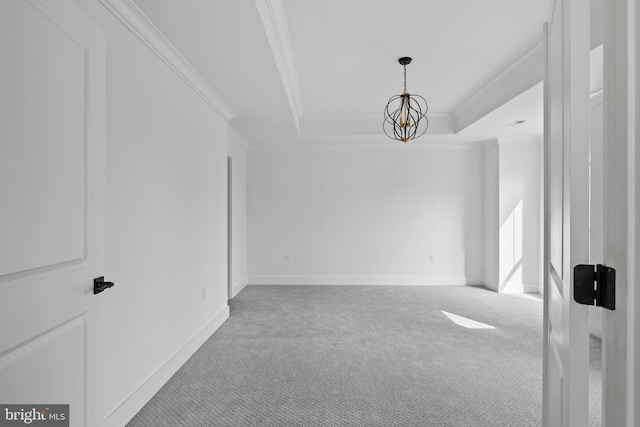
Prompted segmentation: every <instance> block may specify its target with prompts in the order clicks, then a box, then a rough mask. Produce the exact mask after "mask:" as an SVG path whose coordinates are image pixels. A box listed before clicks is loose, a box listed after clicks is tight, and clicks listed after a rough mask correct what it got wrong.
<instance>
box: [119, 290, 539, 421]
mask: <svg viewBox="0 0 640 427" xmlns="http://www.w3.org/2000/svg"><path fill="white" fill-rule="evenodd" d="M441 310H444V311H447V312H449V313H453V314H456V315H459V316H464V317H467V318H470V319H473V320H476V321H479V322H483V323H487V324H489V325H492V326H494V327H496V328H497V329H467V328H465V327H462V326H458V325H456V324H454V323H453V322H452V321H451V320H449V318H447V317H446V316H445V315H444V314H443V313H442V312H441ZM541 365H542V303H541V302H539V301H534V300H530V299H526V298H522V297H518V296H513V295H505V294H497V293H494V292H490V291H487V290H485V289H483V288H475V287H437V286H431V287H404V286H389V287H387V286H371V287H369V286H248V287H247V288H245V289H244V290H243V291H242V292H241V293H240V294H239V295H238V296H237V297H236V298H234V299H233V300H232V301H231V318H230V319H229V320H227V322H226V323H225V324H224V325H223V326H222V327H221V328H220V329H219V330H218V331H216V333H215V334H213V336H212V337H211V338H210V339H209V340H208V341H207V342H206V343H205V344H204V345H203V346H202V347H201V348H200V350H198V352H197V353H196V354H195V355H194V356H193V357H192V358H191V359H190V360H189V361H188V362H187V363H186V364H185V365H184V366H183V367H182V368H181V369H180V370H179V371H178V372H177V373H176V375H174V377H173V378H171V380H169V382H167V384H166V385H165V386H164V387H163V388H162V389H161V390H160V392H159V393H158V394H157V395H156V396H155V397H154V398H153V399H152V400H151V401H150V402H149V403H148V404H147V405H146V406H145V407H144V408H143V409H142V410H141V411H140V412H139V413H138V414H137V415H136V416H135V417H134V418H133V419H132V420H131V421H130V423H129V424H128V425H129V426H130V427H137V426H153V427H160V426H172V427H176V426H225V427H232V426H238V427H240V426H242V427H245V426H246V427H250V426H279V427H287V426H292V427H293V426H367V427H369V426H371V427H373V426H384V427H393V426H403V427H405V426H407V427H408V426H422V427H426V426H438V427H445V426H456V427H459V426H474V427H482V426H490V427H497V426H509V427H513V426H518V427H526V426H536V427H538V426H540V425H541V412H542V408H541V383H542V371H541V370H542V366H541Z"/></svg>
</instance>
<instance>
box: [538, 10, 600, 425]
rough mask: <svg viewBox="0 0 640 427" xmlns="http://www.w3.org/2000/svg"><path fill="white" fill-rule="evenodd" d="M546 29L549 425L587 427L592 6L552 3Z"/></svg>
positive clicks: (546, 381) (546, 395)
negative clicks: (581, 284)
mask: <svg viewBox="0 0 640 427" xmlns="http://www.w3.org/2000/svg"><path fill="white" fill-rule="evenodd" d="M550 10H551V15H550V17H549V22H548V23H547V24H546V25H545V31H544V35H545V41H546V43H545V45H546V67H545V206H546V215H545V246H546V247H545V276H546V277H545V318H544V319H545V320H544V322H545V336H544V340H545V341H544V344H545V345H544V400H543V405H544V420H545V425H546V426H548V427H569V426H575V427H578V426H579V427H584V426H586V425H588V406H587V405H588V369H589V341H588V338H589V331H588V325H589V323H588V311H587V307H586V306H582V305H579V304H577V303H576V302H575V301H574V300H573V286H572V283H573V266H575V265H577V264H586V263H588V260H589V220H588V219H589V196H588V194H589V170H588V165H589V145H588V144H589V1H586V0H552V5H551V9H550Z"/></svg>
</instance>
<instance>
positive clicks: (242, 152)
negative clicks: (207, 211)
mask: <svg viewBox="0 0 640 427" xmlns="http://www.w3.org/2000/svg"><path fill="white" fill-rule="evenodd" d="M228 156H229V157H230V158H231V174H232V177H231V193H232V196H231V197H232V200H231V271H230V274H231V286H232V289H231V297H232V298H233V297H234V296H236V295H237V294H238V292H240V291H241V290H242V289H243V288H244V287H245V286H247V144H246V142H245V141H244V140H243V139H242V137H241V136H240V135H238V134H237V133H235V132H230V133H229V141H228Z"/></svg>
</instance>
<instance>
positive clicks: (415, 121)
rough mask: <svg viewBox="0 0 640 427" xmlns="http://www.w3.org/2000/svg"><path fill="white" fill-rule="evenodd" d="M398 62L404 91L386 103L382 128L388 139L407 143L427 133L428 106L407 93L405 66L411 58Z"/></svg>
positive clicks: (420, 99)
mask: <svg viewBox="0 0 640 427" xmlns="http://www.w3.org/2000/svg"><path fill="white" fill-rule="evenodd" d="M398 62H399V63H400V65H402V66H403V67H404V91H403V92H402V94H400V95H394V96H392V97H391V99H390V100H389V102H387V106H386V108H385V109H384V123H383V124H382V128H383V130H384V133H385V134H386V135H387V136H388V137H389V138H392V139H395V140H397V141H402V142H407V141H411V140H412V139H416V138H420V137H421V136H422V135H424V133H425V132H426V131H427V128H428V127H429V120H428V119H427V117H426V114H427V109H428V108H429V106H428V105H427V101H426V100H425V99H424V98H423V97H421V96H420V95H410V94H409V93H408V92H407V65H409V64H410V63H411V58H409V57H406V56H405V57H402V58H400V59H398Z"/></svg>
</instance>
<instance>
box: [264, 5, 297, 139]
mask: <svg viewBox="0 0 640 427" xmlns="http://www.w3.org/2000/svg"><path fill="white" fill-rule="evenodd" d="M255 4H256V7H257V8H258V13H259V14H260V20H261V21H262V26H263V27H264V31H265V33H266V35H267V40H268V41H269V46H270V47H271V52H272V54H273V59H274V60H275V62H276V66H277V67H278V72H279V73H280V79H281V80H282V84H283V85H284V90H285V93H286V94H287V100H288V101H289V108H291V113H292V114H293V120H294V121H295V124H296V128H297V129H298V132H300V120H301V118H302V115H303V114H304V107H303V104H302V94H301V91H300V83H299V80H298V71H297V68H296V62H295V59H294V56H293V46H292V44H291V38H290V37H289V28H288V26H287V19H286V15H285V12H284V5H283V4H282V0H255Z"/></svg>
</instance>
